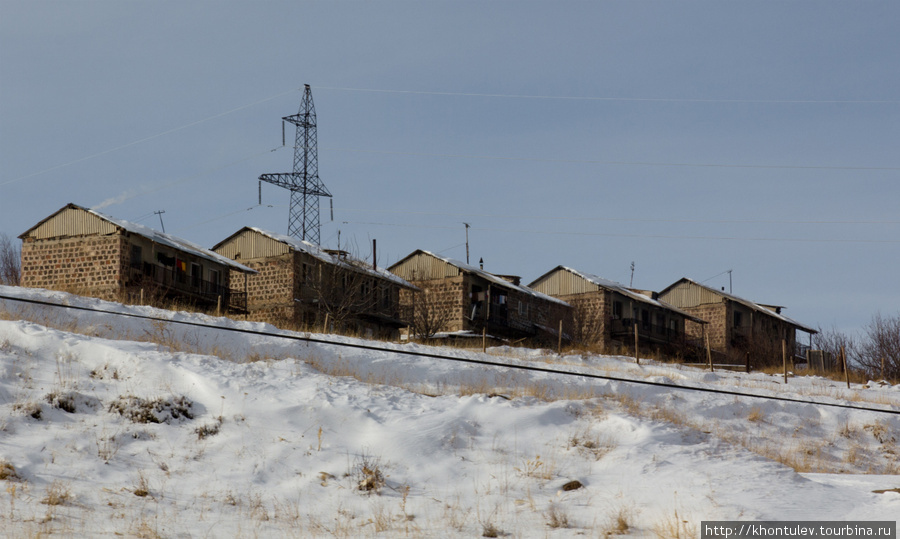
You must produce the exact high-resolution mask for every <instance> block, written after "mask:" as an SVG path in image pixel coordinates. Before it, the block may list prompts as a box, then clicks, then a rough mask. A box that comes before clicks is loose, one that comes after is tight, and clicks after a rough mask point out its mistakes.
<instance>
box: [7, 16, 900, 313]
mask: <svg viewBox="0 0 900 539" xmlns="http://www.w3.org/2000/svg"><path fill="white" fill-rule="evenodd" d="M898 27H900V2H897V1H896V0H883V1H849V0H844V1H831V0H814V1H791V0H778V1H760V0H753V1H750V0H746V1H740V0H727V1H723V0H711V1H693V0H665V1H649V0H621V1H599V0H598V1H580V2H576V1H566V0H562V1H558V0H555V1H549V0H548V1H536V2H526V1H490V2H485V1H481V2H462V1H448V2H440V1H427V2H426V1H423V2H412V1H368V2H362V1H358V2H303V1H295V0H291V1H277V0H272V1H259V2H228V1H204V2H200V1H187V2H185V1H173V2H167V1H158V0H153V1H140V0H137V1H130V2H122V1H118V0H116V1H99V0H94V1H83V2H71V1H65V2H47V1H41V0H36V1H35V0H30V1H27V2H26V1H10V0H0V232H5V233H7V234H8V235H11V236H17V235H18V234H20V233H21V232H23V231H25V230H26V229H27V228H29V227H30V226H32V225H33V224H35V223H36V222H38V221H39V220H40V219H42V218H44V217H46V216H47V215H49V214H50V213H52V212H54V211H56V210H57V209H59V208H60V207H62V206H64V205H65V204H66V203H68V202H75V203H77V204H81V205H85V206H97V205H100V204H101V203H103V202H104V201H108V204H107V205H105V207H104V208H103V209H102V210H101V211H104V212H106V213H108V214H109V215H112V216H115V217H118V218H122V219H127V220H132V221H136V222H139V223H141V224H144V225H147V226H152V227H156V228H159V218H158V217H157V216H156V215H154V214H153V212H154V211H158V210H165V214H164V215H163V219H164V221H165V227H166V231H167V232H171V233H173V234H176V235H179V236H181V237H183V238H185V239H188V240H191V241H194V242H196V243H199V244H201V245H205V246H207V247H211V246H212V245H214V244H215V243H217V242H218V241H220V240H222V239H224V238H226V237H227V236H229V235H230V234H232V233H233V232H235V231H236V230H238V229H239V228H240V227H242V226H245V225H252V226H259V227H262V228H267V229H270V230H272V231H274V232H280V233H285V232H286V231H287V215H288V208H287V205H288V193H287V192H286V191H284V190H281V189H278V188H276V187H274V186H270V185H266V186H264V187H263V202H264V206H262V207H254V206H255V205H256V203H257V186H258V182H257V178H258V177H259V175H260V174H263V173H271V172H288V171H290V169H291V163H292V155H291V150H290V149H289V148H280V146H281V125H280V118H281V117H282V116H287V115H290V114H294V113H296V112H297V109H298V107H299V105H300V99H301V96H302V94H301V89H302V87H303V84H310V85H311V86H312V87H313V99H314V101H315V105H316V112H317V114H318V143H319V167H320V169H319V172H320V177H321V179H322V180H323V181H324V182H325V184H326V186H327V187H328V189H329V190H330V191H331V192H332V193H333V194H334V221H333V222H330V221H329V220H328V219H329V210H328V202H327V200H326V201H324V203H323V207H322V217H323V223H322V225H323V226H322V240H323V241H322V243H323V244H325V246H326V247H335V246H336V245H337V236H338V230H340V237H341V243H342V244H346V243H347V242H348V241H349V242H350V243H351V244H352V245H355V246H356V247H355V249H356V250H357V251H358V252H359V253H360V254H362V255H367V254H369V252H370V246H371V239H372V238H377V240H378V259H379V260H378V261H379V264H381V265H385V266H386V265H390V264H391V263H393V262H395V261H396V260H398V259H400V258H402V257H403V256H405V255H407V254H408V253H410V252H411V251H413V250H414V249H418V248H421V249H427V250H431V251H435V252H441V253H442V254H443V255H445V256H451V257H454V258H457V259H460V260H465V256H466V253H465V246H464V242H465V229H464V226H463V224H462V223H463V222H468V223H470V224H471V226H472V228H471V229H470V231H469V239H470V250H471V260H472V262H473V263H476V262H477V261H478V259H479V258H481V257H483V258H484V260H485V269H487V270H489V271H493V272H496V273H502V274H516V275H521V276H522V277H523V281H524V282H526V283H527V282H530V281H531V280H533V279H535V278H537V277H538V276H540V275H541V274H543V273H544V272H546V271H548V270H549V269H551V268H553V267H555V266H556V265H559V264H564V265H568V266H572V267H575V268H577V269H579V270H581V271H584V272H588V273H594V274H597V275H601V276H603V277H605V278H608V279H612V280H616V281H619V282H623V283H625V284H628V283H629V281H630V278H631V273H630V265H631V262H632V261H633V262H634V263H635V266H636V269H635V272H634V286H636V287H640V288H647V289H655V290H660V289H662V288H665V287H666V286H668V285H669V284H671V283H673V282H675V281H676V280H677V279H679V278H681V277H689V278H692V279H695V280H698V281H704V280H707V279H709V278H711V277H713V276H716V277H713V278H712V279H709V280H708V281H707V284H708V285H710V286H717V287H721V286H724V287H726V289H727V287H728V285H729V283H728V275H727V274H725V273H723V272H725V271H726V270H729V269H730V270H733V273H732V283H733V292H734V293H735V294H737V295H739V296H743V297H746V298H748V299H751V300H754V301H758V302H762V303H772V304H779V305H785V306H786V307H788V309H787V310H786V311H785V314H787V315H788V316H790V317H793V318H795V319H797V320H798V321H800V322H802V323H804V324H806V325H811V326H817V325H821V326H823V327H826V328H829V327H832V326H837V327H838V328H841V329H845V330H854V329H855V328H858V327H860V326H862V325H863V324H865V323H866V322H867V321H868V320H869V319H870V317H871V316H872V315H873V314H875V313H876V312H879V311H880V312H882V313H885V314H894V313H897V312H898V311H900V281H898V278H897V274H898V273H900V272H898V270H897V266H898V263H900V211H898V203H900V183H898V180H900V151H898V148H900V95H898V94H900V92H898V90H900V32H897V28H898ZM375 90H378V91H375ZM291 138H292V133H291V132H290V131H289V133H288V139H289V140H290V139H291ZM276 148H280V149H278V150H277V151H274V152H273V151H270V150H274V149H276ZM111 201H114V202H111ZM269 205H271V206H272V207H269ZM251 207H253V209H248V208H251ZM717 275H718V276H717Z"/></svg>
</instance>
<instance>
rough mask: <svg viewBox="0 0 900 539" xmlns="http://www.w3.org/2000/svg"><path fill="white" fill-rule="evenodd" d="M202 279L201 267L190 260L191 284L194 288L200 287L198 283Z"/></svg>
mask: <svg viewBox="0 0 900 539" xmlns="http://www.w3.org/2000/svg"><path fill="white" fill-rule="evenodd" d="M202 281H203V268H201V267H200V264H194V263H193V262H191V286H193V287H194V288H200V283H201V282H202Z"/></svg>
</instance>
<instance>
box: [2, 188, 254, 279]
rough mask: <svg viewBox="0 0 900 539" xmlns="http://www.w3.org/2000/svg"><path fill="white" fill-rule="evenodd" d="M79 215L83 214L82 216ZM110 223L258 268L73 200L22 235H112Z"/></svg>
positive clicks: (176, 246)
mask: <svg viewBox="0 0 900 539" xmlns="http://www.w3.org/2000/svg"><path fill="white" fill-rule="evenodd" d="M79 214H80V215H81V216H83V217H80V216H79ZM56 217H59V218H60V219H59V220H57V219H56ZM104 223H105V224H104ZM109 225H113V227H118V228H119V229H122V230H124V231H127V232H130V233H132V234H137V235H139V236H142V237H144V238H147V239H149V240H150V241H152V242H155V243H158V244H160V245H165V246H167V247H171V248H172V249H176V250H178V251H182V252H185V253H189V254H192V255H194V256H197V257H199V258H203V259H206V260H210V261H213V262H216V263H218V264H222V265H223V266H227V267H230V268H232V269H235V270H237V271H241V272H244V273H256V270H254V269H250V268H248V267H247V266H244V265H243V264H238V263H237V262H235V261H234V260H231V259H230V258H227V257H225V256H222V255H220V254H218V253H214V252H213V251H210V250H209V249H205V248H203V247H200V246H199V245H197V244H195V243H191V242H189V241H187V240H185V239H182V238H179V237H177V236H173V235H171V234H166V233H165V232H160V231H158V230H154V229H152V228H150V227H146V226H144V225H139V224H136V223H131V222H129V221H125V220H123V219H116V218H115V217H110V216H109V215H105V214H103V213H100V212H98V211H95V210H91V209H89V208H85V207H82V206H79V205H77V204H72V203H69V204H67V205H66V206H64V207H63V208H61V209H60V210H59V211H57V212H56V213H54V214H52V215H50V216H49V217H47V218H46V219H43V220H42V221H41V222H39V223H38V224H36V225H35V226H33V227H31V228H30V229H28V230H27V231H25V232H23V233H22V235H21V236H19V237H20V238H24V237H26V236H30V237H37V236H35V234H36V233H37V231H42V232H41V234H44V235H42V236H41V238H42V239H47V238H51V237H60V236H81V235H88V234H98V233H102V234H112V233H114V232H116V230H115V229H114V228H111V227H110V226H109ZM50 233H53V234H54V235H52V236H47V235H46V234H50Z"/></svg>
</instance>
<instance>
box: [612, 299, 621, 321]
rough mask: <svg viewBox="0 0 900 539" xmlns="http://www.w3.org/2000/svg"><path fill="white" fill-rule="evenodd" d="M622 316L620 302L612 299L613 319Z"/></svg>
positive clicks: (618, 318)
mask: <svg viewBox="0 0 900 539" xmlns="http://www.w3.org/2000/svg"><path fill="white" fill-rule="evenodd" d="M621 318H622V302H621V301H614V302H613V320H620V319H621Z"/></svg>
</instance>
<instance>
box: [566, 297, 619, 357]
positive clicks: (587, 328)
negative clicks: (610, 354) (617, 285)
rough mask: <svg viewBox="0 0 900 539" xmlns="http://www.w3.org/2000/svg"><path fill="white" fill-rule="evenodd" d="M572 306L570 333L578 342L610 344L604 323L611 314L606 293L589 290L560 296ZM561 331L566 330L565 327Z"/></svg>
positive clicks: (607, 330)
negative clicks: (584, 292)
mask: <svg viewBox="0 0 900 539" xmlns="http://www.w3.org/2000/svg"><path fill="white" fill-rule="evenodd" d="M559 299H561V300H563V301H565V302H566V303H568V304H569V305H571V306H572V324H571V326H570V327H571V330H570V331H571V335H572V339H573V341H575V342H577V343H579V344H599V345H600V346H608V345H609V344H610V334H609V327H608V325H607V323H606V321H607V320H609V319H610V317H611V316H612V311H611V309H612V308H611V307H610V305H609V301H608V298H607V294H604V293H603V292H589V293H587V294H572V295H566V296H560V298H559ZM563 331H566V330H565V328H564V329H563Z"/></svg>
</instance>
